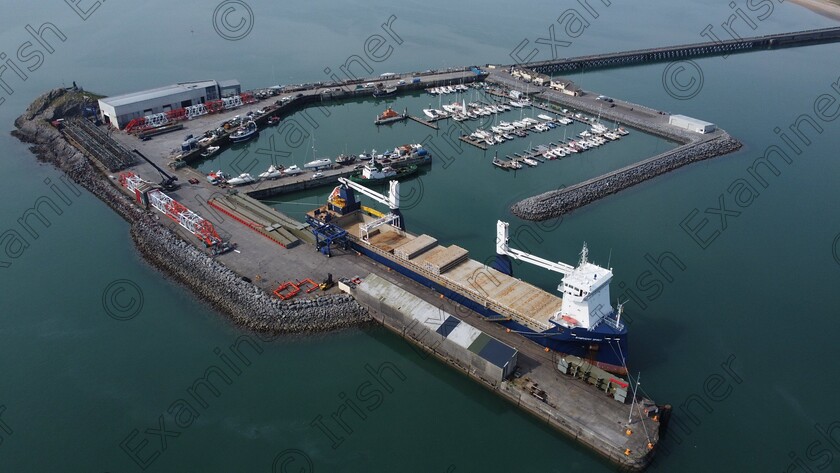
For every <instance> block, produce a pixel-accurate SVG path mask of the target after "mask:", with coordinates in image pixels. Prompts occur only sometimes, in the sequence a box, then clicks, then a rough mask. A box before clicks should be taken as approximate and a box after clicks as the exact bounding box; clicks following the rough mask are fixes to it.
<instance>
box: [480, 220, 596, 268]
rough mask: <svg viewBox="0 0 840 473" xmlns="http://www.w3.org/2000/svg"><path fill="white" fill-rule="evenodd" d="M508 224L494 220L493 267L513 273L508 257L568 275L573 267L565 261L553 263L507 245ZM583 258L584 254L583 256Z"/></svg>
mask: <svg viewBox="0 0 840 473" xmlns="http://www.w3.org/2000/svg"><path fill="white" fill-rule="evenodd" d="M508 227H509V224H508V223H507V222H503V221H501V220H499V221H497V222H496V263H495V267H496V269H498V270H499V271H501V272H503V273H505V274H507V275H511V274H513V266H512V265H511V263H510V258H513V259H516V260H519V261H524V262H526V263H530V264H533V265H535V266H539V267H540V268H544V269H547V270H549V271H554V272H557V273H560V274H563V275H564V276H565V275H568V274H571V273H572V272H573V271H574V270H575V268H574V266H571V265H568V264H566V263H555V262H554V261H549V260H547V259H544V258H540V257H539V256H534V255H532V254H530V253H526V252H524V251H521V250H517V249H513V248H511V247H510V246H509V245H508V240H509V230H508ZM583 251H584V252H586V246H584V247H583ZM584 258H585V256H584Z"/></svg>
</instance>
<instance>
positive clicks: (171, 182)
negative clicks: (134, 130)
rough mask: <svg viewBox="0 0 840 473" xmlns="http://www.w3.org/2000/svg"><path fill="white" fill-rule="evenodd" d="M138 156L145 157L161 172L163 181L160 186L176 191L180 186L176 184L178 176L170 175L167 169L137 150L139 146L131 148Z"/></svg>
mask: <svg viewBox="0 0 840 473" xmlns="http://www.w3.org/2000/svg"><path fill="white" fill-rule="evenodd" d="M131 151H133V152H134V154H136V155H137V156H140V157H141V158H143V159H144V160H145V161H146V162H147V163H149V164H151V165H152V167H153V168H155V169H157V172H159V173H160V176H161V181H160V186H161V187H163V189H164V190H168V191H174V190H175V189H177V188H178V184H175V181H177V180H178V177H177V176H170V175H169V174H168V173H167V172H166V171H164V170H163V169H162V168H161V167H160V166H158V165H157V164H155V163H153V162H152V160H151V159H149V158H147V157H146V156H145V155H144V154H143V153H141V152H140V151H138V150H137V148H135V149H133V150H131Z"/></svg>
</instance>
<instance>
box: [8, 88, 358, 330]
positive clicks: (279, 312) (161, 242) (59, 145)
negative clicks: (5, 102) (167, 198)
mask: <svg viewBox="0 0 840 473" xmlns="http://www.w3.org/2000/svg"><path fill="white" fill-rule="evenodd" d="M65 93H66V92H65V91H64V90H63V89H55V90H53V91H51V92H49V93H47V94H45V95H44V96H42V97H41V98H39V99H38V100H36V104H40V103H50V102H52V101H54V100H56V99H58V98H59V97H61V96H62V95H64V94H65ZM64 113H66V110H64V109H58V110H57V109H56V108H54V107H50V106H47V107H44V108H43V109H40V106H38V105H35V104H33V106H30V108H29V109H28V110H27V112H26V113H25V114H24V115H22V116H21V117H19V118H18V119H17V120H16V121H15V126H16V128H17V130H15V132H14V133H13V134H14V135H15V136H16V137H17V138H19V139H21V140H22V141H24V142H27V143H31V144H32V145H33V146H32V147H31V150H32V151H33V152H34V153H35V154H36V156H38V158H39V160H42V161H46V162H49V163H52V164H54V165H55V166H56V167H58V168H59V169H61V170H63V171H64V172H65V173H66V174H67V175H68V176H69V177H70V178H71V179H73V181H74V182H76V183H78V184H79V185H81V186H82V187H84V188H85V189H87V190H88V191H90V192H91V193H92V194H93V195H95V196H96V197H97V198H99V199H100V200H101V201H102V202H104V203H105V204H107V205H108V206H109V207H111V208H112V209H113V210H114V211H115V212H117V213H118V214H119V215H120V216H121V217H122V218H124V219H125V220H126V221H127V222H129V224H130V225H131V236H132V239H133V240H134V243H135V245H136V247H137V249H138V250H139V251H140V253H141V254H142V255H143V256H144V257H145V258H146V259H147V261H149V262H150V263H151V264H152V265H153V266H155V267H156V268H158V269H160V270H161V271H163V272H164V273H165V274H167V275H170V276H172V277H173V278H174V279H176V280H177V281H179V282H181V283H182V284H184V285H185V286H187V287H188V288H190V289H191V290H192V291H193V292H194V293H195V294H197V295H198V296H200V298H201V299H202V300H204V301H206V302H207V303H209V304H210V305H212V306H213V307H214V308H216V309H218V310H219V311H221V312H223V313H225V314H227V315H228V316H229V317H230V318H231V320H233V321H234V322H235V323H237V324H239V325H241V326H244V327H247V328H249V329H252V330H255V331H259V332H267V333H303V332H318V331H329V330H335V329H341V328H344V327H349V326H353V325H358V324H360V323H365V322H369V321H370V320H371V319H370V316H369V315H368V313H367V311H366V310H365V309H364V308H363V307H362V306H360V305H359V304H358V303H357V302H356V301H355V300H354V299H353V298H352V297H350V296H348V295H344V294H339V295H328V296H320V297H314V298H310V299H303V298H298V299H295V300H293V301H288V302H286V301H280V300H278V299H276V298H274V297H272V296H271V295H269V294H268V293H266V292H265V291H263V290H262V289H260V288H258V287H257V286H255V285H253V284H251V283H250V282H247V281H245V280H243V279H242V278H241V277H240V276H239V275H237V274H236V273H234V272H233V271H231V270H230V269H228V268H226V267H225V266H223V265H222V264H220V263H218V262H217V261H216V260H215V259H213V258H211V257H210V256H209V255H207V254H205V253H203V252H201V251H200V250H199V249H198V248H196V247H195V246H193V245H190V244H189V243H187V242H186V241H184V240H183V239H182V238H180V237H179V236H178V235H177V234H176V233H175V232H173V231H172V230H171V229H170V228H169V227H168V226H166V225H164V224H163V223H162V222H161V220H160V219H159V218H157V215H156V214H153V213H151V212H148V211H146V210H144V209H141V208H139V207H138V206H136V205H135V204H134V202H133V201H132V200H131V199H130V198H129V197H128V196H127V195H126V194H124V193H123V192H121V191H120V190H119V189H117V188H116V185H115V184H114V182H112V181H111V180H109V179H108V178H107V177H105V174H103V173H102V172H100V171H99V170H97V169H96V168H95V167H94V166H93V165H91V164H90V161H93V160H90V161H88V160H87V159H85V157H84V156H83V155H82V154H81V153H80V152H79V151H78V150H76V149H75V148H74V147H72V146H71V145H69V144H68V143H67V142H66V141H65V140H64V139H63V137H62V135H61V133H60V132H59V131H58V130H57V129H55V128H54V127H52V126H51V125H49V122H50V121H52V120H54V119H57V118H62V117H63V116H62V115H63V114H64ZM106 172H107V171H106Z"/></svg>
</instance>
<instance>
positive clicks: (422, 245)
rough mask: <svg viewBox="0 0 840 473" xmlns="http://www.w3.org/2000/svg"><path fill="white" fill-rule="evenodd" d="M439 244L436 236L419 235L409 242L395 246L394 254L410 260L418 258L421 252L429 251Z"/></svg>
mask: <svg viewBox="0 0 840 473" xmlns="http://www.w3.org/2000/svg"><path fill="white" fill-rule="evenodd" d="M435 245H437V239H436V238H434V237H430V236H429V235H426V234H423V235H420V236H419V237H417V238H415V239H413V240H411V241H409V242H408V243H406V244H404V245H402V246H400V247H398V248H395V249H394V256H396V257H397V258H399V259H401V260H405V261H408V260H410V259H412V258H416V257H417V256H420V255H421V254H423V253H425V252H426V251H429V250H430V249H432V248H434V247H435Z"/></svg>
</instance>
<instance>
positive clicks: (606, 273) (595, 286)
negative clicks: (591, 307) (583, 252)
mask: <svg viewBox="0 0 840 473" xmlns="http://www.w3.org/2000/svg"><path fill="white" fill-rule="evenodd" d="M612 276H613V274H612V271H610V270H609V269H606V268H602V267H600V266H598V265H596V264H592V263H589V262H587V263H584V264H583V265H582V266H578V267H577V268H575V270H574V271H573V272H572V273H571V274H569V275H567V276H565V277H564V278H563V282H562V283H561V284H560V285H559V286H558V287H557V290H558V291H560V292H562V293H563V294H570V295H575V296H577V297H583V298H584V299H587V298H588V297H589V295H590V294H592V293H593V292H597V291H598V290H599V289H601V287H603V286H604V285H609V283H610V280H612Z"/></svg>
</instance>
